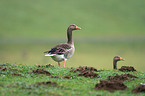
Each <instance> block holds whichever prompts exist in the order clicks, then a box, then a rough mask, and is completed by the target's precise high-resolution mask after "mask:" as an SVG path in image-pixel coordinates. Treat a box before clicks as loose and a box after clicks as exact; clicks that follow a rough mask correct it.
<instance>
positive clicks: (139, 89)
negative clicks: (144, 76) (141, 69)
mask: <svg viewBox="0 0 145 96" xmlns="http://www.w3.org/2000/svg"><path fill="white" fill-rule="evenodd" d="M132 92H133V93H140V92H144V93H145V85H139V86H137V87H136V88H134V89H133V90H132Z"/></svg>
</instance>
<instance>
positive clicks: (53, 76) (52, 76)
mask: <svg viewBox="0 0 145 96" xmlns="http://www.w3.org/2000/svg"><path fill="white" fill-rule="evenodd" d="M50 78H60V77H59V76H55V75H51V76H50Z"/></svg>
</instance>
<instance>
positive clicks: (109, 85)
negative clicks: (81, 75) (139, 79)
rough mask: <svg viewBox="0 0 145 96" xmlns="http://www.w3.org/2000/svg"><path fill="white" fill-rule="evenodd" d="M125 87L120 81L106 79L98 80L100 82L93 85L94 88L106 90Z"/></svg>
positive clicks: (123, 88)
mask: <svg viewBox="0 0 145 96" xmlns="http://www.w3.org/2000/svg"><path fill="white" fill-rule="evenodd" d="M126 88H127V86H126V85H124V83H123V82H121V81H116V80H113V81H107V80H100V83H98V84H96V85H95V89H96V90H102V89H104V90H108V91H111V92H112V91H115V90H125V89H126Z"/></svg>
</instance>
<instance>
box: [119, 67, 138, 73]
mask: <svg viewBox="0 0 145 96" xmlns="http://www.w3.org/2000/svg"><path fill="white" fill-rule="evenodd" d="M118 70H119V71H126V72H130V71H132V72H133V71H136V69H135V68H134V67H132V66H122V67H121V68H120V69H118Z"/></svg>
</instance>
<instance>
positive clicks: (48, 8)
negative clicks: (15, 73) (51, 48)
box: [0, 0, 145, 39]
mask: <svg viewBox="0 0 145 96" xmlns="http://www.w3.org/2000/svg"><path fill="white" fill-rule="evenodd" d="M76 2H77V3H76ZM144 3H145V1H144V0H139V1H136V0H127V1H123V0H117V1H114V0H103V1H102V0H95V1H94V0H90V1H88V0H79V1H78V0H73V1H70V0H69V1H66V0H63V1H48V0H43V1H39V0H35V1H34V0H32V1H28V0H27V1H24V0H21V1H19V0H13V1H11V0H7V1H4V0H1V1H0V6H1V9H0V12H1V15H0V17H1V18H0V21H1V22H0V29H1V31H0V36H1V39H8V38H12V37H13V38H18V37H19V38H27V37H28V38H49V37H53V36H57V37H59V36H65V34H66V29H67V27H68V26H69V24H72V23H75V24H77V25H78V26H80V27H82V31H81V32H78V33H77V35H76V36H116V35H119V36H124V35H127V36H136V35H138V36H142V35H145V33H144V30H145V28H144V26H145V23H144V15H145V13H144V9H145V6H144ZM58 33H61V34H59V35H58ZM16 34H17V35H16Z"/></svg>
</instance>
